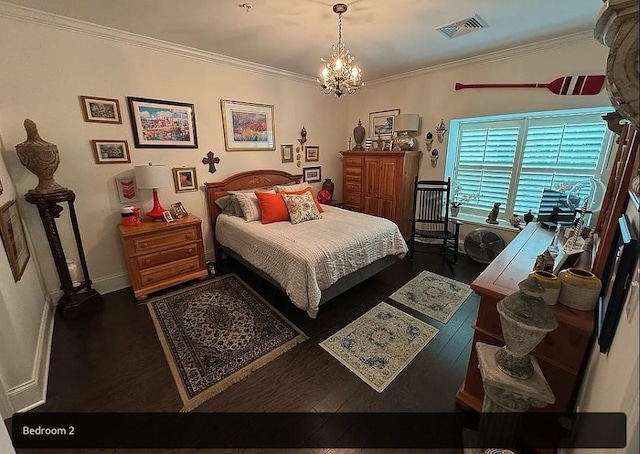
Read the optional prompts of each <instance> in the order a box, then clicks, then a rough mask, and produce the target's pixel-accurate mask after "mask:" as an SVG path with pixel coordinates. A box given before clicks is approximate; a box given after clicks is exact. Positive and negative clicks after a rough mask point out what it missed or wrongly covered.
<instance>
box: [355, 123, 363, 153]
mask: <svg viewBox="0 0 640 454" xmlns="http://www.w3.org/2000/svg"><path fill="white" fill-rule="evenodd" d="M364 135H365V130H364V126H362V122H361V121H360V120H358V126H356V127H355V128H353V138H354V139H355V141H356V145H355V147H353V149H354V150H364V147H363V146H362V142H364Z"/></svg>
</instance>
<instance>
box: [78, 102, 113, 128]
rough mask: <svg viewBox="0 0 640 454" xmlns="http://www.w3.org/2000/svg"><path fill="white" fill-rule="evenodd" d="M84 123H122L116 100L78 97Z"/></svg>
mask: <svg viewBox="0 0 640 454" xmlns="http://www.w3.org/2000/svg"><path fill="white" fill-rule="evenodd" d="M80 102H81V104H82V115H83V116H84V121H88V122H92V123H115V124H120V123H122V117H121V116H120V102H119V101H118V100H117V99H111V98H98V97H95V96H80Z"/></svg>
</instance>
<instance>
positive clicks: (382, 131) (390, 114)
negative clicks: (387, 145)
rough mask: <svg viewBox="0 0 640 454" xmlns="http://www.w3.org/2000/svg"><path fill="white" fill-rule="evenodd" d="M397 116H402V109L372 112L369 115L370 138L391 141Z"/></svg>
mask: <svg viewBox="0 0 640 454" xmlns="http://www.w3.org/2000/svg"><path fill="white" fill-rule="evenodd" d="M396 115H400V109H390V110H379V111H377V112H371V113H370V114H369V136H370V137H379V138H380V139H383V140H390V139H391V136H392V134H393V123H394V119H395V116H396Z"/></svg>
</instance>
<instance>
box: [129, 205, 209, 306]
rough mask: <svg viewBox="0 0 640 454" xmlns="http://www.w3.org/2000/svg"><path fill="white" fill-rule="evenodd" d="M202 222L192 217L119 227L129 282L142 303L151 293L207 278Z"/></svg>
mask: <svg viewBox="0 0 640 454" xmlns="http://www.w3.org/2000/svg"><path fill="white" fill-rule="evenodd" d="M201 224H202V220H201V219H199V218H198V217H196V216H193V215H191V214H190V215H187V216H186V217H184V218H182V219H179V220H177V221H174V222H151V221H145V222H143V223H142V224H141V225H139V226H135V227H131V226H124V225H121V226H120V235H121V237H122V244H123V247H124V253H125V258H126V260H127V268H128V270H129V279H130V280H131V286H132V287H133V293H134V294H135V296H136V298H137V299H139V300H143V299H145V298H146V297H147V296H148V295H149V293H152V292H156V291H158V290H161V289H164V288H167V287H171V286H172V285H176V284H179V283H181V282H185V281H189V280H192V279H198V278H200V279H202V278H204V277H206V275H207V269H206V264H205V259H204V245H203V244H202V228H201Z"/></svg>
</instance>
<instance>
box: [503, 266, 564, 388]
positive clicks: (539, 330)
mask: <svg viewBox="0 0 640 454" xmlns="http://www.w3.org/2000/svg"><path fill="white" fill-rule="evenodd" d="M518 287H519V289H520V290H519V291H517V292H515V293H512V294H511V295H509V296H506V297H505V298H504V299H501V300H500V301H498V304H497V305H496V308H497V310H498V314H499V315H500V323H501V325H502V334H503V336H504V342H505V344H506V345H505V346H504V347H502V348H501V349H500V350H498V351H496V355H495V358H496V364H497V365H498V367H499V368H500V370H502V371H503V372H504V373H505V374H507V375H509V376H511V377H514V378H518V379H521V380H526V379H527V378H531V377H532V376H533V365H532V364H531V358H530V357H529V352H531V350H533V349H534V348H535V347H536V346H537V345H538V344H539V343H540V341H542V339H543V338H544V336H546V334H547V333H548V332H550V331H553V330H554V329H556V328H557V327H558V321H557V320H556V318H555V317H554V316H553V312H551V309H550V308H549V306H547V304H546V303H545V301H544V299H542V295H543V292H544V288H543V287H542V285H541V284H540V282H539V281H538V280H537V279H536V278H534V277H528V278H527V279H525V280H524V281H521V282H520V283H518Z"/></svg>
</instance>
